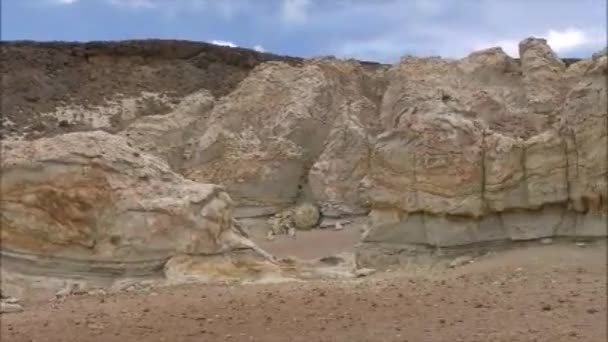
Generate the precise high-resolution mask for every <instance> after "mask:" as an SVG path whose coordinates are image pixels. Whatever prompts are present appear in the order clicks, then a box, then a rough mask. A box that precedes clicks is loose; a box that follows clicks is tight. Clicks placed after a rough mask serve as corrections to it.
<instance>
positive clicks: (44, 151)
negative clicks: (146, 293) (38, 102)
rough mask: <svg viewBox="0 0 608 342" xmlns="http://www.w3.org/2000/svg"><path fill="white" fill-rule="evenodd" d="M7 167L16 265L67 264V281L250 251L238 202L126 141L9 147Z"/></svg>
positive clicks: (6, 227) (102, 136)
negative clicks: (71, 275)
mask: <svg viewBox="0 0 608 342" xmlns="http://www.w3.org/2000/svg"><path fill="white" fill-rule="evenodd" d="M2 157H3V168H2V201H1V205H2V217H1V220H2V221H1V223H2V253H3V256H6V257H8V258H13V259H21V260H29V261H31V262H33V263H34V264H36V263H38V264H41V265H43V264H44V262H48V260H51V259H55V260H57V259H63V260H64V262H63V266H64V267H65V268H66V271H69V265H70V264H72V265H73V267H76V268H79V269H78V271H88V270H95V269H97V272H102V271H104V270H105V271H107V272H109V273H118V274H120V273H129V272H130V273H136V272H137V271H138V268H140V269H141V270H139V271H140V272H143V273H145V272H147V271H152V269H153V268H154V267H156V266H153V265H155V264H158V265H157V266H159V267H162V264H163V263H164V262H165V261H166V260H167V259H169V258H171V257H173V256H175V255H179V254H187V255H215V254H221V253H224V252H227V251H230V250H232V249H234V248H248V247H251V245H248V244H247V240H246V239H245V238H244V237H243V236H241V235H240V234H239V233H238V232H237V231H236V230H235V229H233V218H232V209H233V202H232V199H231V198H230V196H228V194H227V193H226V192H225V191H224V190H223V188H222V187H220V186H217V185H211V184H201V183H196V182H194V181H191V180H187V179H184V178H183V177H182V176H180V175H178V174H176V173H175V172H173V171H171V169H170V168H169V167H168V166H167V164H166V163H165V162H164V161H163V160H161V159H159V158H156V157H153V156H151V155H148V154H146V153H141V152H140V151H138V150H137V149H134V148H132V147H129V146H128V142H127V140H126V139H124V138H121V137H119V136H116V135H112V134H109V133H105V132H101V131H93V132H82V133H80V132H79V133H69V134H64V135H59V136H55V137H53V138H43V139H38V140H34V141H8V142H4V143H3V144H2ZM59 264H62V263H61V262H59ZM60 266H61V265H60ZM150 267H152V268H150ZM74 270H76V269H72V271H74ZM60 271H61V270H60Z"/></svg>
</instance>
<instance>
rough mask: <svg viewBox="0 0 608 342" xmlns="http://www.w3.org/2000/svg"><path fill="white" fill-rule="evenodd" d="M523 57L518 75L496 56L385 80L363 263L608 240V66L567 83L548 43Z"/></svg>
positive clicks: (598, 65)
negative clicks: (486, 247)
mask: <svg viewBox="0 0 608 342" xmlns="http://www.w3.org/2000/svg"><path fill="white" fill-rule="evenodd" d="M520 53H521V55H522V59H521V66H517V65H516V64H515V63H514V62H513V61H512V60H511V59H510V58H509V57H507V56H506V55H505V54H504V53H503V52H502V51H501V50H499V49H491V50H486V51H482V52H478V53H474V54H472V55H471V56H469V57H467V58H465V59H463V60H459V61H449V60H440V59H430V60H429V59H418V58H407V59H404V60H402V61H401V63H400V64H398V65H396V66H394V67H393V68H392V69H391V70H390V71H389V78H390V79H391V83H390V85H389V88H388V90H387V92H386V94H385V97H384V101H383V111H382V120H383V125H384V127H383V128H384V132H383V133H382V134H380V135H379V136H378V139H377V141H376V143H375V145H374V147H373V153H372V157H371V166H370V173H369V176H368V177H369V179H368V180H367V182H366V183H367V186H368V192H369V196H370V198H371V202H372V208H373V209H372V212H371V213H370V218H371V230H370V231H369V232H368V233H367V234H366V237H365V239H364V241H363V244H362V246H361V247H360V250H359V252H360V256H359V262H360V264H362V265H370V264H372V265H377V264H378V263H380V264H382V263H392V262H403V260H404V259H407V255H408V254H410V252H412V250H414V251H415V250H416V247H415V246H427V247H444V248H449V247H464V246H471V245H476V244H480V243H495V242H504V241H518V240H532V239H540V238H545V237H552V236H570V237H593V236H606V234H607V229H608V228H607V227H608V200H607V199H608V198H607V195H608V186H607V182H606V179H607V177H608V166H607V165H608V154H607V153H608V150H607V149H608V105H607V102H608V99H607V92H608V89H607V82H606V81H607V78H606V77H607V70H608V69H607V68H608V66H607V63H606V57H605V56H604V57H600V56H596V58H594V59H592V60H584V61H581V62H579V63H580V64H581V65H578V64H579V63H576V64H574V65H572V66H571V67H570V68H571V69H573V70H575V71H574V72H570V73H569V72H568V71H569V70H567V69H566V67H565V66H564V63H562V62H561V61H560V60H559V59H557V57H555V54H554V53H553V52H552V51H551V50H550V48H549V46H548V45H547V44H546V42H545V41H544V40H542V39H527V40H524V41H523V42H522V43H521V44H520ZM478 63H479V64H478ZM518 73H521V75H518ZM574 73H575V75H576V76H574V75H573V74H574ZM407 246H409V247H410V248H409V249H408V248H407ZM419 249H420V248H418V250H419ZM400 254H403V255H400ZM386 255H392V257H390V258H388V259H387V258H386ZM375 256H376V257H377V256H379V258H375Z"/></svg>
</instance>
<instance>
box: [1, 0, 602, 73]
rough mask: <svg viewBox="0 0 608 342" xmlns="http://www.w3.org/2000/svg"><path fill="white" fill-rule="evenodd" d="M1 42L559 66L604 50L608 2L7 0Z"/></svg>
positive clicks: (462, 0) (559, 0) (568, 0)
mask: <svg viewBox="0 0 608 342" xmlns="http://www.w3.org/2000/svg"><path fill="white" fill-rule="evenodd" d="M0 1H1V4H2V7H1V10H2V14H1V15H2V17H1V19H2V24H1V29H2V31H1V37H2V40H24V39H25V40H42V41H49V40H64V41H90V40H124V39H146V38H161V39H185V40H196V41H206V42H211V43H215V44H220V45H228V46H240V47H245V48H252V49H256V50H260V51H267V52H272V53H277V54H286V55H293V56H302V57H313V56H327V55H334V56H336V57H340V58H357V59H363V60H371V61H379V62H387V63H392V62H396V61H398V60H399V58H400V57H401V56H403V55H416V56H443V57H450V58H459V57H464V56H466V55H468V54H469V53H471V52H472V51H475V50H479V49H483V48H488V47H494V46H501V47H502V48H503V49H504V50H505V52H507V53H508V54H510V55H511V56H513V57H517V56H518V43H519V42H520V41H521V40H523V39H525V38H527V37H530V36H534V37H539V38H545V39H547V41H548V43H549V44H550V45H551V47H552V48H553V49H554V50H555V51H556V52H557V54H558V55H559V56H561V57H588V56H590V55H591V54H592V53H593V52H596V51H598V50H601V49H602V48H603V47H605V46H606V39H607V38H606V35H607V33H606V32H607V31H606V30H607V27H606V22H607V18H606V16H607V9H606V6H607V5H606V0H0Z"/></svg>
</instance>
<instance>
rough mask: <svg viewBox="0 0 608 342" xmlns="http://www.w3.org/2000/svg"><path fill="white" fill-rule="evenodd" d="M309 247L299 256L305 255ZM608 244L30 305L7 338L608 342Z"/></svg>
mask: <svg viewBox="0 0 608 342" xmlns="http://www.w3.org/2000/svg"><path fill="white" fill-rule="evenodd" d="M356 235H357V234H356V232H354V231H352V230H345V231H339V232H335V231H316V232H308V233H302V234H299V235H298V237H297V238H296V239H290V238H287V237H280V238H278V239H277V240H276V241H273V242H266V243H265V247H266V248H267V249H269V250H270V251H271V252H273V253H275V254H276V255H278V256H295V257H300V258H316V257H319V256H322V255H324V253H326V252H328V251H337V250H338V251H340V250H341V251H342V252H343V253H348V252H349V246H350V247H352V242H353V240H356ZM298 245H299V246H302V245H304V246H308V247H307V248H299V249H298V248H295V247H296V246H298ZM606 260H607V259H606V243H605V241H599V242H597V241H596V242H589V243H585V244H581V243H579V244H575V243H574V242H572V241H560V242H558V241H555V242H553V243H551V244H547V245H540V244H538V245H535V246H528V247H525V248H518V249H512V250H509V251H503V252H494V253H491V254H487V255H484V256H481V257H479V258H475V259H474V260H473V262H472V263H468V264H465V265H462V266H459V267H455V268H447V267H445V266H439V265H436V266H432V265H427V266H419V267H410V268H404V269H400V270H398V271H397V270H393V271H391V270H388V271H387V272H378V273H375V274H372V275H370V276H368V277H363V278H356V279H344V280H341V279H338V280H315V281H302V282H287V283H274V284H251V285H238V286H232V285H231V286H227V285H184V286H177V287H164V288H150V289H146V290H145V291H133V292H122V293H117V294H100V295H81V296H78V295H74V296H70V297H67V298H63V299H60V300H58V299H54V298H53V299H49V298H50V296H44V295H42V294H38V295H37V296H36V295H33V294H32V295H28V296H27V298H29V299H27V298H26V299H23V302H22V303H23V306H24V308H25V310H24V311H23V312H21V313H14V314H5V315H3V316H1V319H2V330H1V332H2V340H3V341H11V342H31V341H38V342H43V341H44V342H53V341H62V342H69V341H91V342H93V341H104V342H105V341H108V342H109V341H121V342H122V341H166V342H178V341H184V342H185V341H264V342H266V341H269V342H270V341H281V342H283V341H400V342H404V341H429V342H430V341H467V342H473V341H480V342H481V341H484V342H487V341H488V342H489V341H509V342H516V341H585V342H595V341H597V342H600V341H606V338H607V332H606V322H607V311H606V310H607V305H606V274H607V273H606Z"/></svg>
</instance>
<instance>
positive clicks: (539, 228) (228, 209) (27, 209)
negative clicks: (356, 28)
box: [2, 38, 608, 268]
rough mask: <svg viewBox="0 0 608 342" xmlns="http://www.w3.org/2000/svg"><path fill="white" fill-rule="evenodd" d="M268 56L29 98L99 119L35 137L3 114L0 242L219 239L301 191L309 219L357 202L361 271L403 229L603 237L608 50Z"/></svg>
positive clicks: (483, 235)
mask: <svg viewBox="0 0 608 342" xmlns="http://www.w3.org/2000/svg"><path fill="white" fill-rule="evenodd" d="M13 48H16V47H14V46H13V47H11V49H13ZM36 48H37V49H42V50H44V47H36ZM24 49H25V48H24ZM102 50H103V48H102ZM195 50H196V49H195ZM11 51H13V52H14V51H17V50H11ZM23 51H25V50H23ZM37 51H38V50H37ZM108 51H110V54H111V50H108ZM163 51H164V50H163ZM192 51H194V50H192ZM196 51H198V52H201V51H199V50H196ZM154 53H158V52H154ZM134 54H135V55H137V52H135V53H134ZM117 56H118V55H117ZM121 56H122V55H121ZM197 56H199V57H198V58H199V59H200V58H203V57H202V55H200V54H199V55H197ZM205 56H207V57H205V58H208V57H209V55H205ZM123 57H124V56H122V57H120V58H123ZM266 57H267V58H266ZM266 57H264V58H265V59H263V63H262V62H260V61H259V60H257V59H254V60H252V61H251V63H248V64H247V63H246V68H245V69H246V72H245V71H242V72H239V73H238V77H237V76H234V77H230V78H229V82H228V80H226V82H228V83H229V85H228V84H224V85H222V89H221V91H218V90H217V89H215V90H214V85H212V84H209V83H204V84H201V85H200V86H199V87H194V86H192V84H191V79H190V78H187V80H186V77H185V76H184V75H183V74H182V72H183V70H182V71H180V73H177V71H175V72H176V73H175V76H174V78H173V79H172V80H173V81H174V82H175V83H176V84H177V85H180V84H181V83H180V82H181V81H180V80H181V79H182V78H183V79H184V81H183V82H185V83H184V84H186V83H187V84H188V86H187V87H186V86H185V85H184V87H185V88H183V87H178V88H179V89H180V92H179V93H178V94H174V93H171V94H170V93H168V92H167V91H166V89H161V88H162V87H161V88H159V87H156V88H153V89H152V88H150V89H147V90H146V92H143V90H142V91H140V92H129V93H128V94H123V95H118V93H119V92H114V93H112V94H109V95H108V97H107V98H106V99H105V100H99V101H96V102H95V106H97V107H95V108H84V107H78V106H76V105H77V104H79V101H80V100H79V96H81V97H83V96H84V95H83V94H82V93H80V92H76V91H73V90H66V94H67V95H69V96H67V95H66V101H64V102H61V103H59V102H57V103H55V102H53V103H54V106H51V107H52V108H46V107H44V108H43V109H44V110H43V111H42V112H41V113H40V115H41V117H45V118H54V119H53V120H55V121H54V122H58V125H59V126H60V127H64V128H66V127H67V128H69V129H67V128H66V130H68V131H91V130H93V129H94V131H92V132H76V133H70V134H59V135H57V134H58V132H57V130H56V129H52V130H51V129H48V132H47V131H46V129H47V128H48V127H46V126H45V127H46V128H45V127H38V128H37V132H38V133H36V134H37V135H36V134H35V135H34V137H40V136H45V135H46V136H54V137H50V138H41V139H37V140H31V139H32V136H31V134H29V133H28V132H30V133H31V129H32V127H31V126H27V125H22V121H19V120H17V119H16V118H17V116H15V115H13V114H14V113H13V112H11V113H12V114H11V115H10V116H7V119H8V120H9V121H10V120H12V121H11V122H5V124H7V125H8V126H7V127H11V129H10V130H8V131H7V132H5V133H7V134H5V135H4V136H3V137H4V140H5V141H6V143H5V142H4V141H3V145H6V146H3V147H4V149H5V150H6V151H5V152H3V158H5V156H6V157H7V159H6V160H7V162H6V165H9V167H7V168H3V170H2V173H3V174H2V176H3V190H2V191H3V199H2V205H3V218H2V219H3V223H6V227H8V229H3V233H2V234H3V236H2V249H3V251H8V252H11V253H28V251H32V250H35V251H39V252H41V254H45V255H54V256H60V255H69V256H70V257H71V256H77V257H85V256H86V257H89V258H90V257H92V258H109V260H115V259H116V260H118V259H120V260H135V259H137V258H138V257H141V256H142V255H150V256H154V257H156V256H162V257H163V258H165V257H169V256H172V255H174V254H179V253H195V254H196V253H198V254H213V253H223V252H225V251H227V250H230V248H232V247H226V246H227V244H226V243H225V241H232V240H230V238H227V239H228V240H224V238H225V237H226V236H231V235H230V234H236V233H234V230H233V229H232V228H230V226H231V223H230V222H232V218H233V217H236V218H239V219H251V218H255V219H259V218H261V219H264V218H268V217H270V216H272V215H273V214H276V213H278V212H280V211H282V210H284V209H285V208H288V207H292V206H294V205H297V204H298V203H303V202H306V203H312V204H314V205H316V206H317V207H318V208H319V210H320V215H321V218H320V220H319V222H323V220H326V219H342V218H348V217H361V216H367V217H368V219H369V227H368V228H367V229H366V234H365V237H364V240H363V241H362V243H361V244H360V245H359V246H358V253H359V256H364V257H361V258H360V264H361V266H365V267H370V268H375V267H376V266H377V265H376V263H387V262H389V260H393V261H390V262H394V260H396V259H399V257H398V255H399V254H400V253H408V252H404V251H405V250H408V248H410V247H412V246H414V247H415V248H414V247H413V248H414V249H416V248H436V247H441V248H452V247H460V246H470V245H475V244H484V243H496V242H509V241H521V240H533V239H542V238H551V237H563V236H566V237H575V238H587V237H605V236H606V235H607V232H606V222H607V220H608V184H607V177H608V169H607V168H608V166H607V165H608V161H607V154H608V152H607V146H608V104H607V102H608V99H607V91H608V89H607V82H606V77H607V72H608V71H607V70H608V66H607V64H608V56H607V55H606V52H605V51H604V52H599V53H596V54H594V55H593V56H592V57H591V58H588V59H583V60H580V61H576V62H574V63H572V61H569V62H568V63H566V62H564V61H563V60H561V59H559V58H558V57H557V56H556V54H555V53H554V52H553V51H552V50H551V48H550V47H549V46H548V44H547V42H546V41H545V40H543V39H538V38H528V39H525V40H523V41H522V42H521V43H520V57H521V58H520V59H517V60H516V59H513V58H511V57H509V56H508V55H506V54H505V53H504V52H503V51H502V50H501V49H500V48H492V49H487V50H483V51H478V52H474V53H472V54H471V55H469V56H467V57H465V58H462V59H458V60H453V59H442V58H436V57H432V58H417V57H404V58H403V59H402V60H401V61H400V62H399V63H397V64H395V65H392V66H387V65H377V64H371V63H363V62H359V61H354V60H337V59H310V60H302V61H300V60H297V61H295V60H292V59H285V58H278V57H276V58H275V57H272V56H266ZM270 57H272V58H270ZM117 58H118V57H117ZM184 58H185V57H184ZM192 58H194V57H191V58H190V59H189V61H190V62H189V63H195V60H196V58H194V59H192ZM235 58H236V57H235ZM93 60H95V61H96V62H92V63H101V61H103V59H93ZM121 60H122V59H121ZM230 61H232V59H230V58H228V59H227V61H225V62H224V63H228V64H230V63H232V62H230ZM233 62H234V61H233ZM155 63H161V62H158V61H157V62H155ZM217 63H220V62H216V64H214V65H216V66H218V65H219V64H217ZM102 64H103V63H102ZM233 64H234V63H232V64H231V65H232V67H234V65H233ZM236 64H237V66H238V65H241V64H238V63H236ZM33 65H36V64H35V63H34V64H33ZM67 65H68V66H67V67H66V68H68V69H69V65H70V64H69V63H68V64H67ZM104 65H106V64H104ZM188 65H190V66H191V65H192V64H188ZM106 66H107V65H106ZM154 66H155V68H160V69H163V70H165V71H164V72H163V73H160V74H154V75H156V76H159V75H161V76H162V77H163V79H164V78H166V77H170V76H167V73H169V74H170V73H171V72H172V71H171V70H172V69H170V68H169V69H164V67H161V64H154ZM182 67H183V68H185V66H183V65H182V64H180V68H182ZM207 67H208V69H205V70H208V71H209V70H211V69H212V67H211V66H207ZM167 68H168V66H167ZM32 70H35V71H36V72H37V73H43V74H45V73H46V72H47V71H44V70H42V68H41V67H36V66H34V67H33V69H32ZM62 70H63V67H62ZM87 70H88V69H87ZM134 70H135V69H134ZM166 70H169V71H166ZM175 70H177V69H175ZM179 70H181V69H179ZM243 70H244V69H243ZM220 74H221V73H220ZM11 75H12V74H11ZM45 75H46V76H47V77H51V78H52V76H51V75H50V74H48V73H47V74H45ZM180 75H181V76H180ZM13 76H14V75H12V76H11V77H13ZM159 77H160V76H159ZM180 77H181V78H180ZM142 80H143V81H146V82H147V80H148V79H145V78H142ZM143 81H142V82H143ZM91 82H92V84H98V83H95V82H97V81H96V80H92V81H91ZM11 84H12V83H11ZM144 88H145V87H144ZM148 88H149V87H148ZM138 89H139V88H138ZM142 89H143V88H142ZM184 89H187V90H188V91H186V90H184ZM11 94H12V95H11V96H17V97H19V96H21V97H23V99H25V97H26V95H27V94H25V93H24V94H21V93H19V91H18V89H17V90H15V94H17V95H15V94H13V93H11ZM87 94H88V93H87ZM64 95H65V94H64ZM70 96H72V98H70ZM17 102H19V101H17ZM34 102H35V101H34ZM11 103H13V102H11ZM15 103H16V102H15ZM19 103H20V102H19ZM142 103H143V104H146V105H142ZM75 106H76V107H75ZM14 108H15V107H10V108H9V109H10V110H13V109H14ZM40 108H42V107H40ZM74 113H76V114H78V115H76V114H74ZM108 113H110V114H111V115H109V114H108ZM85 119H86V120H85ZM53 120H51V121H53ZM83 120H84V121H83ZM87 120H88V121H87ZM5 121H6V120H5ZM26 121H27V120H25V121H23V122H26ZM85 121H86V122H88V124H87V125H85V124H84V123H85ZM27 122H29V121H27ZM83 125H84V126H83ZM85 126H86V127H85ZM101 131H105V133H103V132H101ZM47 133H48V134H47ZM28 134H29V135H28ZM5 183H6V186H5V185H4V184H5ZM208 184H218V185H219V186H216V185H208ZM228 194H229V195H228ZM239 241H240V240H239ZM228 245H229V244H228ZM374 255H393V256H395V258H393V259H390V258H389V259H386V258H374ZM149 267H152V268H154V267H162V265H161V266H154V265H150V266H149Z"/></svg>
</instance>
